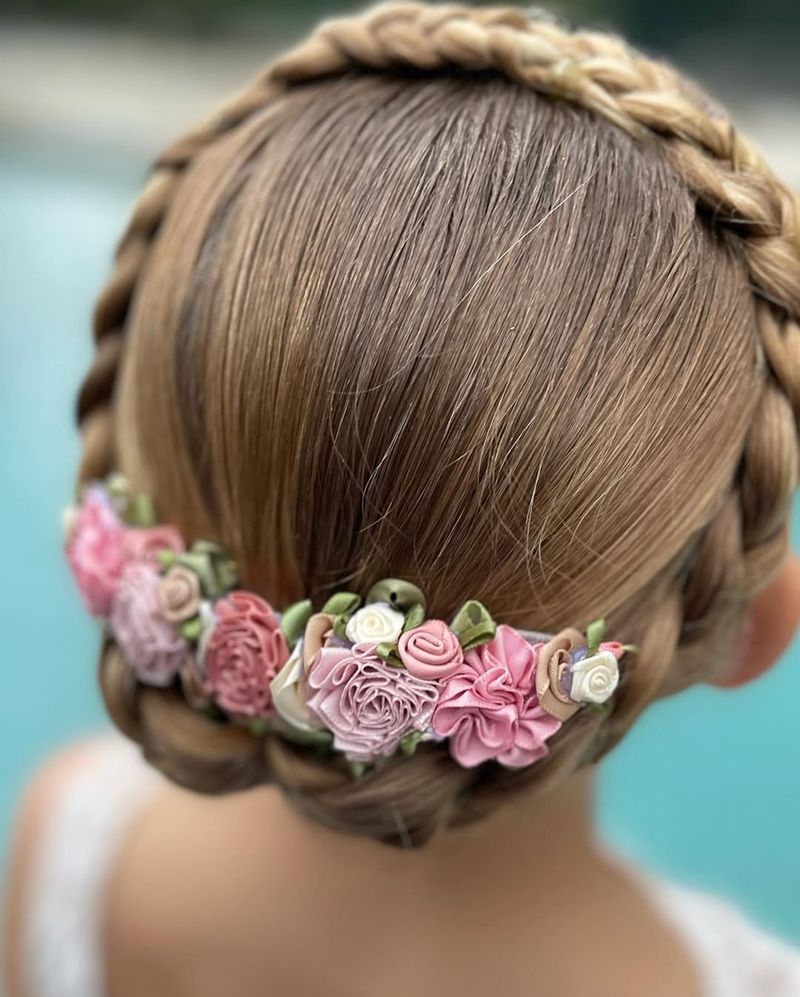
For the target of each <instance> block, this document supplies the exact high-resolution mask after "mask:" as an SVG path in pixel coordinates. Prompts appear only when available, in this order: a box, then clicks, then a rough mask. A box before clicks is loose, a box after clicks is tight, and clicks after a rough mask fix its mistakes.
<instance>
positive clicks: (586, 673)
mask: <svg viewBox="0 0 800 997" xmlns="http://www.w3.org/2000/svg"><path fill="white" fill-rule="evenodd" d="M618 684H619V665H618V664H617V659H616V658H615V657H614V655H613V653H612V652H611V651H598V652H597V654H593V655H592V656H591V657H590V658H583V659H582V660H580V661H575V662H573V664H572V687H571V688H570V697H571V698H572V699H574V700H575V701H576V702H578V703H605V701H606V700H607V699H609V697H610V696H611V695H612V694H613V692H614V690H615V689H616V688H617V685H618Z"/></svg>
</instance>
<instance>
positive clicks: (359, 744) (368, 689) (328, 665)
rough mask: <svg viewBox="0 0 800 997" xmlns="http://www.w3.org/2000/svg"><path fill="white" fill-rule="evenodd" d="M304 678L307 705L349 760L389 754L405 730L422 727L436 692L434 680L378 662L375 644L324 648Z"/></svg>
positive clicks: (368, 758)
mask: <svg viewBox="0 0 800 997" xmlns="http://www.w3.org/2000/svg"><path fill="white" fill-rule="evenodd" d="M306 683H307V686H308V690H309V699H308V700H307V706H308V708H309V710H310V711H311V713H312V714H314V715H315V716H317V717H318V718H319V720H320V722H321V723H322V724H323V725H324V726H325V727H327V728H328V730H330V731H332V733H333V746H334V748H336V749H337V750H338V751H343V752H344V753H345V754H346V755H347V757H348V758H349V759H350V760H351V761H354V762H369V761H371V760H372V759H373V758H376V757H378V756H381V755H391V754H392V753H393V752H394V751H396V749H397V747H398V745H399V744H400V740H401V739H402V737H403V735H404V734H408V733H410V732H412V731H423V730H425V729H426V728H427V727H428V725H429V723H430V719H431V716H432V714H433V710H434V707H435V705H436V699H437V697H438V695H439V687H438V685H436V684H435V683H434V682H426V681H424V680H423V679H418V678H415V677H414V676H413V675H410V674H409V673H408V672H407V671H405V670H404V669H402V668H393V667H392V666H391V665H387V664H386V663H385V662H384V661H381V659H380V658H379V657H378V656H377V655H376V654H375V645H374V644H355V645H354V646H353V647H333V646H326V647H323V648H322V649H321V650H320V651H318V652H317V654H316V655H315V657H314V660H313V661H312V662H311V665H310V667H309V670H308V675H307V676H306Z"/></svg>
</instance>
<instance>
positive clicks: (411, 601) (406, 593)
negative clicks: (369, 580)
mask: <svg viewBox="0 0 800 997" xmlns="http://www.w3.org/2000/svg"><path fill="white" fill-rule="evenodd" d="M370 602H385V603H387V604H388V605H389V606H391V607H392V609H396V610H398V611H399V612H401V613H405V612H407V611H408V610H409V609H411V607H412V606H414V605H416V604H417V603H419V605H420V606H422V609H423V612H424V610H425V596H424V594H423V592H422V589H421V588H418V587H417V586H416V585H414V583H413V582H407V581H405V580H404V579H402V578H382V579H381V580H380V581H379V582H376V583H375V584H374V585H373V586H372V588H371V589H370V590H369V592H368V593H367V603H370Z"/></svg>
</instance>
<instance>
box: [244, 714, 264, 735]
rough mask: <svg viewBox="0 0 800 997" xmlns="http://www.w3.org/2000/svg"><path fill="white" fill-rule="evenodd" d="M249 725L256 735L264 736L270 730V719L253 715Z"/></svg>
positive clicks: (252, 732) (251, 731)
mask: <svg viewBox="0 0 800 997" xmlns="http://www.w3.org/2000/svg"><path fill="white" fill-rule="evenodd" d="M247 726H248V729H249V730H250V733H251V734H253V735H254V736H255V737H263V736H264V734H266V733H267V731H268V730H269V720H267V718H266V717H253V718H252V719H251V720H250V721H249V723H248V724H247Z"/></svg>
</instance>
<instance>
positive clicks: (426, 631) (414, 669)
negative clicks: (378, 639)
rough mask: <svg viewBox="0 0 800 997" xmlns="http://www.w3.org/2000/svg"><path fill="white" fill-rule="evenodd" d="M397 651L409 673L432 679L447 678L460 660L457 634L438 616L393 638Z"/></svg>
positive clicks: (460, 654)
mask: <svg viewBox="0 0 800 997" xmlns="http://www.w3.org/2000/svg"><path fill="white" fill-rule="evenodd" d="M397 653H398V654H399V655H400V660H401V661H402V662H403V664H404V665H405V666H406V669H407V670H408V671H409V672H410V673H411V674H412V675H415V676H416V677H417V678H418V679H428V680H430V681H432V682H435V681H437V680H438V679H446V678H448V677H449V676H450V675H453V674H454V673H455V672H457V671H458V669H459V668H460V667H461V666H462V664H463V663H464V652H463V650H462V649H461V645H460V644H459V642H458V637H456V635H455V634H454V633H453V631H452V630H451V629H450V627H448V625H447V624H446V623H444V622H443V621H442V620H426V621H425V622H424V623H422V624H420V626H418V627H414V629H413V630H407V631H406V632H405V633H404V634H402V635H401V637H400V640H399V641H398V642H397Z"/></svg>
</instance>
